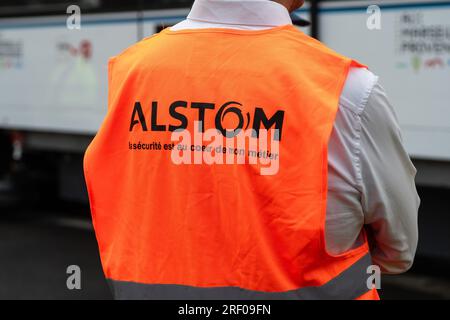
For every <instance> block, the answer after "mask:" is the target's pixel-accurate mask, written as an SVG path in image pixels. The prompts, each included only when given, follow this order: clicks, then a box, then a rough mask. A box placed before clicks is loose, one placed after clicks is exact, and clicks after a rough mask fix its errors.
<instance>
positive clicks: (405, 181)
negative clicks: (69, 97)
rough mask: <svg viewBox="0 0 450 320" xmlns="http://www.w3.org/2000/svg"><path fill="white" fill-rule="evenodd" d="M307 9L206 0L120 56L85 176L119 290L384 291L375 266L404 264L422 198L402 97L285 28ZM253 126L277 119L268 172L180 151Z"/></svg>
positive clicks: (233, 293)
mask: <svg viewBox="0 0 450 320" xmlns="http://www.w3.org/2000/svg"><path fill="white" fill-rule="evenodd" d="M302 4H303V1H296V0H283V1H282V0H280V1H268V0H243V1H231V0H197V1H195V3H194V6H193V8H192V10H191V12H190V14H189V16H188V18H187V19H186V20H185V21H183V22H181V23H179V24H177V25H175V26H174V27H172V28H171V29H170V30H169V29H166V30H164V31H163V32H162V33H161V34H158V35H155V36H153V37H150V38H148V39H146V40H144V41H143V42H141V43H139V44H138V45H136V46H133V47H131V48H130V49H128V50H126V51H125V52H124V53H123V54H121V55H120V56H118V57H115V58H114V59H113V60H112V61H111V63H110V97H109V99H110V100H109V105H110V107H109V111H108V115H107V117H106V119H105V122H104V124H103V126H102V128H101V129H100V131H99V133H98V135H97V136H96V138H95V140H94V141H93V143H92V144H91V146H90V147H89V149H88V152H87V154H86V158H85V172H86V179H87V185H88V189H89V193H90V200H91V209H92V214H93V220H94V226H95V229H96V233H97V238H98V241H99V247H100V254H101V258H102V263H103V267H104V269H105V274H106V277H107V278H108V279H109V281H110V282H111V285H112V287H113V290H114V294H115V296H116V297H117V298H146V299H202V298H206V299H228V298H230V299H241V298H244V299H378V295H377V292H376V290H374V289H373V288H371V287H368V285H367V281H366V280H367V278H368V274H367V268H368V267H369V266H370V265H372V264H375V265H378V266H379V267H380V268H381V270H382V271H384V272H386V273H401V272H404V271H406V270H408V269H409V268H410V266H411V264H412V261H413V258H414V254H415V249H416V245H417V210H418V206H419V198H418V196H417V193H416V189H415V185H414V177H415V173H416V171H415V168H414V166H413V165H412V163H411V161H410V159H409V157H408V155H407V153H406V151H405V150H404V148H403V145H402V141H401V135H400V130H399V126H398V122H397V119H396V116H395V113H394V111H393V108H392V107H391V106H390V104H389V102H388V100H387V98H386V95H385V93H384V90H383V89H382V88H381V86H380V85H379V84H378V78H377V77H376V76H375V75H373V74H372V73H371V72H370V71H368V70H367V69H366V68H365V67H364V66H362V65H360V64H359V63H358V62H356V61H352V60H350V59H348V58H345V57H342V56H340V55H338V54H336V53H334V52H333V51H331V50H329V49H328V48H326V47H325V46H323V45H322V44H320V43H319V42H317V41H315V40H313V39H311V38H309V37H307V36H306V35H304V34H303V33H301V32H300V31H298V30H297V29H295V28H294V27H293V26H292V25H291V20H290V16H289V11H293V10H295V9H297V8H299V7H300V6H301V5H302ZM233 116H234V122H233V119H232V118H233ZM130 118H131V120H130V121H128V120H129V119H130ZM236 120H237V121H236ZM194 121H198V122H200V123H195V124H192V123H193V122H194ZM245 124H246V126H245ZM224 127H225V128H224ZM244 127H245V129H247V128H248V127H250V128H253V129H255V130H256V131H258V132H257V133H256V135H249V136H250V140H251V139H252V138H253V139H256V140H258V142H261V141H262V140H264V139H263V138H262V136H263V135H262V133H264V129H268V130H269V131H270V130H273V129H274V131H275V133H276V134H275V135H272V140H270V139H269V140H270V143H271V145H272V146H275V149H274V150H275V152H274V151H273V149H271V151H272V152H271V153H267V154H271V156H274V155H275V156H274V157H273V158H271V159H278V160H279V163H277V164H278V165H279V168H278V169H277V170H276V171H275V173H274V174H272V175H261V172H262V171H259V169H261V167H262V166H263V165H262V164H261V163H256V164H255V162H253V163H251V159H250V156H251V154H252V153H251V152H252V150H248V149H246V150H245V152H244V154H246V155H248V159H246V160H248V162H246V163H244V164H242V163H239V162H237V163H234V164H225V163H223V162H215V163H212V164H210V163H209V164H205V163H201V164H188V163H190V162H189V161H185V162H183V161H178V162H177V161H174V159H175V160H176V157H174V154H175V155H177V154H179V153H180V152H179V150H188V151H189V150H192V151H193V152H194V155H190V154H188V160H191V158H189V157H190V156H192V157H193V158H195V157H198V155H199V154H200V156H199V157H200V158H201V157H203V156H205V155H204V154H203V155H202V153H205V154H206V153H207V150H208V149H207V146H206V145H205V143H200V144H201V145H200V144H197V145H196V144H195V143H193V144H189V143H183V141H184V139H185V138H186V139H187V137H190V135H191V134H192V135H195V134H196V133H199V132H200V133H205V132H208V130H207V129H209V128H215V129H216V130H218V131H220V132H222V134H223V137H224V138H225V140H226V141H227V143H228V140H230V139H232V138H235V137H236V136H238V134H235V135H228V133H227V132H228V131H226V130H231V132H233V131H232V130H233V129H235V128H239V129H244ZM223 129H226V130H225V131H224V130H223ZM179 131H182V133H180V134H181V135H183V134H184V136H183V137H184V138H183V140H182V141H181V142H180V139H179V138H180V136H179V135H177V133H179ZM186 131H187V133H188V134H185V132H186ZM170 132H172V134H171V133H170ZM236 132H237V131H236ZM260 133H261V135H259V134H260ZM174 136H175V137H176V138H175V143H177V145H175V143H174V144H170V141H174V139H173V138H174ZM206 140H208V139H206ZM155 143H156V146H155ZM206 144H207V143H206ZM124 145H127V146H128V149H124ZM143 145H146V147H143ZM158 145H159V146H160V147H158ZM202 145H203V147H202ZM139 146H141V148H139ZM197 146H199V147H200V149H201V151H200V152H196V148H197ZM190 147H191V148H190ZM140 149H145V150H150V151H141V152H139V150H140ZM133 150H134V151H133ZM164 150H166V152H164ZM170 150H171V151H170ZM212 150H214V151H212V153H214V155H215V156H217V153H218V154H220V153H221V152H222V150H223V152H224V153H228V151H233V150H234V151H239V150H238V149H227V148H222V146H221V145H220V146H219V147H217V145H215V148H212ZM135 151H137V152H135ZM168 153H171V155H169V154H168ZM181 153H183V154H186V152H181ZM257 154H258V156H259V155H262V153H257ZM261 157H262V156H261ZM326 157H327V158H326ZM324 158H325V159H328V161H323V159H324ZM197 159H198V158H197ZM260 160H262V159H260ZM174 162H176V163H174ZM180 163H181V164H180ZM221 163H222V164H221ZM369 241H370V249H369Z"/></svg>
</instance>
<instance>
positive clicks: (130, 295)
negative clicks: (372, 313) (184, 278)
mask: <svg viewBox="0 0 450 320" xmlns="http://www.w3.org/2000/svg"><path fill="white" fill-rule="evenodd" d="M371 264H372V259H371V257H370V254H367V255H365V256H364V257H362V258H361V259H360V260H358V261H357V262H356V263H355V264H353V265H352V266H351V267H350V268H349V269H347V270H345V271H344V272H342V273H341V274H340V275H338V276H337V277H336V278H334V279H332V280H331V281H329V282H327V283H326V284H324V285H323V286H320V287H306V288H300V289H297V290H292V291H285V292H262V291H252V290H247V289H242V288H238V287H212V288H199V287H191V286H183V285H173V284H140V283H134V282H123V281H115V280H108V282H109V284H110V286H111V288H112V290H113V294H114V297H115V298H116V299H137V300H140V299H146V300H261V299H263V300H336V299H345V300H351V299H356V298H358V297H360V296H361V295H363V294H364V293H366V292H368V291H369V289H368V288H367V279H368V276H369V275H368V274H367V267H368V266H369V265H371Z"/></svg>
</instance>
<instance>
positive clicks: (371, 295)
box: [356, 288, 380, 300]
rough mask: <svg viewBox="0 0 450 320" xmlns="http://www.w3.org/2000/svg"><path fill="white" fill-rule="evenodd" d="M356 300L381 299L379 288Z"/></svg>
mask: <svg viewBox="0 0 450 320" xmlns="http://www.w3.org/2000/svg"><path fill="white" fill-rule="evenodd" d="M356 300H380V296H379V295H378V291H377V289H375V288H374V289H372V290H370V291H368V292H366V293H365V294H363V295H362V296H360V297H358V298H357V299H356Z"/></svg>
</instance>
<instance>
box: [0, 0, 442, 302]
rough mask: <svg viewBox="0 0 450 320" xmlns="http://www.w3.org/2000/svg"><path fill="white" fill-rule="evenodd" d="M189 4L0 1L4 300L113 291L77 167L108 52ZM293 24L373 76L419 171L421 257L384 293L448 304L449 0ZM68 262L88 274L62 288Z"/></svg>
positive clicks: (306, 11)
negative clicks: (76, 23) (77, 284)
mask: <svg viewBox="0 0 450 320" xmlns="http://www.w3.org/2000/svg"><path fill="white" fill-rule="evenodd" d="M192 2H193V1H190V0H152V1H144V0H131V1H115V0H108V1H106V0H78V1H65V0H20V1H18V0H3V1H1V2H0V150H1V151H0V261H2V262H1V263H0V298H109V297H110V294H109V292H108V290H107V288H106V285H105V283H104V280H103V276H102V274H101V270H100V264H99V259H98V254H97V251H96V243H95V238H94V236H93V233H92V226H91V225H90V220H89V208H88V201H87V195H86V190H85V186H84V178H83V172H82V159H83V152H84V150H85V149H86V147H87V146H88V144H89V142H90V141H91V139H92V138H93V136H94V135H95V132H96V130H97V128H98V127H99V126H100V124H101V121H102V119H103V117H104V115H105V113H106V109H107V99H108V92H107V82H108V79H107V68H108V59H109V58H110V57H111V56H114V55H117V54H119V53H120V52H121V51H122V50H123V49H125V48H126V47H128V46H130V45H132V44H133V43H135V42H137V41H139V40H140V39H142V38H144V37H148V36H151V35H152V34H154V33H156V32H158V31H160V30H162V29H163V28H165V27H168V26H171V25H173V24H175V23H177V22H179V21H181V20H183V19H184V18H185V17H186V15H187V14H188V12H189V8H190V6H191V4H192ZM71 5H77V6H79V8H80V9H81V25H80V26H81V28H80V29H77V28H72V27H73V26H72V27H71V23H72V22H73V20H71V18H70V17H73V13H74V11H69V12H67V9H68V8H69V6H71ZM373 5H377V6H378V7H373ZM370 6H372V7H370ZM72 8H73V7H72ZM378 9H380V10H381V11H378ZM378 14H381V16H378ZM300 17H301V18H303V19H306V20H308V21H311V23H312V24H311V26H308V27H306V26H304V25H305V24H304V23H303V22H302V21H301V20H299V18H300ZM293 18H294V20H296V21H297V24H298V25H302V26H303V27H302V30H303V31H304V32H305V33H308V34H311V35H312V36H314V37H316V38H318V39H320V40H321V41H323V42H325V43H326V44H327V45H329V46H330V47H331V48H333V49H335V50H337V51H339V52H341V53H343V54H345V55H348V56H350V57H352V58H355V59H357V60H359V61H361V62H363V63H364V64H367V65H369V66H370V68H371V69H372V71H373V72H374V73H375V74H377V75H379V76H380V78H381V82H382V84H383V85H384V87H385V89H386V90H387V92H388V94H389V96H390V99H391V101H392V103H393V105H394V107H395V109H396V112H397V114H398V117H399V120H400V123H401V126H402V130H403V138H404V140H405V144H406V147H407V149H408V151H409V153H410V155H411V157H412V158H413V162H414V164H415V166H416V167H417V169H418V175H417V180H416V182H417V186H418V190H419V193H420V196H421V199H422V206H421V209H420V232H421V233H420V236H421V238H420V242H419V248H418V255H417V262H416V264H415V266H414V267H413V269H412V270H411V271H410V272H409V273H408V274H406V275H404V276H396V277H385V278H384V282H383V283H384V284H385V287H384V288H385V289H384V290H383V291H382V295H383V297H385V298H450V277H449V276H448V274H447V272H448V271H450V268H449V267H450V232H449V231H450V1H443V0H440V1H438V0H436V1H432V0H429V1H425V0H422V1H420V0H417V1H395V0H392V1H390V0H383V1H310V2H307V3H306V5H305V6H304V7H303V8H302V9H301V10H299V11H297V12H295V13H294V14H293ZM378 18H381V19H379V20H377V19H378ZM378 22H379V24H378ZM274 45H276V44H274ZM149 90H151V88H149ZM70 264H77V265H80V267H81V268H82V270H85V273H84V274H85V275H86V277H85V278H84V282H83V283H86V286H85V287H84V288H83V290H81V291H80V292H71V291H68V290H67V288H66V287H65V279H66V276H67V275H66V273H65V271H66V267H67V266H68V265H70ZM30 268H31V269H32V271H30V270H31V269H30Z"/></svg>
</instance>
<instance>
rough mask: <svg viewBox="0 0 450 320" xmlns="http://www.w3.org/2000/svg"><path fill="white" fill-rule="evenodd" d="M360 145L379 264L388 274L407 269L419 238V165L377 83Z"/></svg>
mask: <svg viewBox="0 0 450 320" xmlns="http://www.w3.org/2000/svg"><path fill="white" fill-rule="evenodd" d="M360 143H361V144H360V153H359V167H358V168H357V169H358V172H357V173H358V174H357V179H358V180H359V181H358V184H359V186H360V189H361V190H360V191H361V204H362V207H363V211H364V224H365V228H366V230H367V231H368V235H369V238H370V239H371V246H372V248H371V252H372V259H373V262H374V263H375V264H377V265H379V266H380V268H381V270H382V271H383V272H384V273H390V274H397V273H402V272H405V271H407V270H408V269H409V268H410V267H411V265H412V263H413V260H414V256H415V252H416V248H417V241H418V225H417V218H418V208H419V205H420V199H419V196H418V194H417V190H416V186H415V182H414V179H415V176H416V168H415V167H414V165H413V164H412V162H411V160H410V158H409V155H408V153H407V152H406V150H405V148H404V145H403V141H402V135H401V131H400V126H399V123H398V119H397V116H396V114H395V111H394V108H393V107H392V105H391V104H390V103H389V101H388V99H387V97H386V93H385V91H384V89H383V88H382V87H381V85H380V84H376V85H375V86H374V88H373V90H372V92H371V94H370V96H369V98H368V100H367V104H366V107H365V109H364V111H363V113H362V115H361V141H360Z"/></svg>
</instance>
